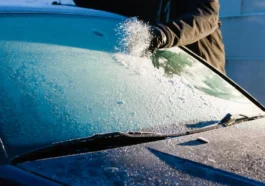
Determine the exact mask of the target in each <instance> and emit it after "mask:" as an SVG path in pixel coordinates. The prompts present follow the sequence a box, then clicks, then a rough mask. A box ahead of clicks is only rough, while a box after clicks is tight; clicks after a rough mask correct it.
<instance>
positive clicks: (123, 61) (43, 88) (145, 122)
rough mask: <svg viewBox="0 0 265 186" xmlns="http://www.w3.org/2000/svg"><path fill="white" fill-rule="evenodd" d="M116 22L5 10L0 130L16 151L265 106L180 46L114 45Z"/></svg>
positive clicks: (189, 123)
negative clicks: (143, 53)
mask: <svg viewBox="0 0 265 186" xmlns="http://www.w3.org/2000/svg"><path fill="white" fill-rule="evenodd" d="M120 22H121V20H118V19H110V18H103V17H96V16H74V15H56V14H1V16H0V25H2V26H1V31H0V33H1V34H0V79H1V83H0V102H1V105H0V137H1V138H2V140H3V142H4V144H5V146H6V150H7V152H8V154H9V155H10V156H11V157H13V156H16V155H20V154H22V153H25V152H27V151H29V150H33V149H36V148H39V147H42V146H44V145H47V144H50V143H52V142H57V141H62V140H67V139H73V138H80V137H86V136H91V135H93V134H97V133H108V132H114V131H139V130H145V131H156V132H166V131H167V132H180V131H184V130H186V129H188V128H189V129H190V128H194V127H202V126H205V125H208V124H212V123H215V122H218V121H219V120H220V119H221V118H222V117H223V116H224V115H226V114H227V113H232V114H234V113H240V114H245V115H253V114H258V113H261V112H262V110H261V109H259V108H258V107H257V106H256V105H254V104H253V103H252V102H251V101H249V100H248V99H247V98H246V97H245V96H243V95H242V94H241V93H240V92H239V91H237V90H236V89H235V88H234V87H232V86H231V85H230V84H229V83H227V82H226V81H225V80H223V79H222V78H221V77H220V76H218V75H217V74H215V73H214V72H212V70H210V69H209V68H208V67H206V66H205V65H203V64H201V63H200V62H198V61H197V60H196V59H194V58H193V57H191V56H190V55H188V54H187V53H185V52H184V51H182V50H181V49H179V48H177V47H175V48H172V49H167V50H161V51H158V52H157V53H156V55H154V56H153V57H152V60H151V58H144V57H142V58H141V57H135V56H130V55H127V54H124V53H120V52H117V50H116V49H115V46H117V40H118V39H117V37H118V36H117V35H116V33H115V30H116V28H117V25H118V24H119V23H120ZM155 66H156V67H155ZM158 66H159V68H157V67H158ZM173 129H174V130H173Z"/></svg>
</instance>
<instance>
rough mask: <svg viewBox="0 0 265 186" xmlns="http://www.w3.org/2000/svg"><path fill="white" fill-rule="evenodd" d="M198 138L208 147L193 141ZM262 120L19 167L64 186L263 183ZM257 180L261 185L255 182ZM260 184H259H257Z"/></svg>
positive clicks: (264, 134)
mask: <svg viewBox="0 0 265 186" xmlns="http://www.w3.org/2000/svg"><path fill="white" fill-rule="evenodd" d="M199 137H203V138H205V139H207V140H208V141H209V143H201V142H199V141H198V140H197V139H198V138H199ZM264 139H265V119H260V120H256V121H252V122H248V123H243V124H238V125H236V126H232V127H227V128H222V129H218V130H213V131H208V132H204V133H200V134H194V135H190V136H184V137H179V138H174V139H167V140H162V141H158V142H152V143H146V144H140V145H134V146H129V147H124V148H118V149H111V150H105V151H100V152H94V153H86V154H80V155H76V156H68V157H62V158H54V159H47V160H40V161H34V162H28V163H23V164H20V165H19V166H20V167H22V168H24V169H28V170H30V171H33V172H37V173H38V174H41V175H44V176H46V177H50V178H52V179H55V180H58V181H61V182H63V183H66V184H70V185H95V184H96V185H119V184H121V185H176V184H180V185H198V184H200V185H209V184H217V185H218V184H229V185H231V184H232V185H249V184H250V182H249V181H251V180H250V179H253V180H258V181H257V182H255V181H254V182H252V183H253V184H255V185H256V184H258V185H259V184H262V183H261V182H264V181H265V168H264V162H265V143H264ZM259 181H261V182H259ZM262 185H263V184H262Z"/></svg>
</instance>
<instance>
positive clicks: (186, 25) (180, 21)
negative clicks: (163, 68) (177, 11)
mask: <svg viewBox="0 0 265 186" xmlns="http://www.w3.org/2000/svg"><path fill="white" fill-rule="evenodd" d="M186 1H189V2H188V11H187V13H186V14H184V15H182V16H180V17H177V18H174V19H173V20H170V21H169V22H167V23H165V24H159V27H160V28H161V29H162V30H163V31H164V32H165V34H166V35H167V44H166V46H165V47H172V46H184V45H189V44H192V43H194V42H196V41H198V40H200V39H202V38H204V37H207V36H208V35H210V34H211V33H213V32H214V31H215V30H216V29H217V28H218V27H219V8H220V4H219V0H186Z"/></svg>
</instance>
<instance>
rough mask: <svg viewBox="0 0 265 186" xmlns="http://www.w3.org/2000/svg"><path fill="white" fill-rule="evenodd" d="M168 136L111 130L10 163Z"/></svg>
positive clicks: (35, 152)
mask: <svg viewBox="0 0 265 186" xmlns="http://www.w3.org/2000/svg"><path fill="white" fill-rule="evenodd" d="M180 135H184V134H177V135H175V136H180ZM170 136H173V135H169V134H167V135H163V134H160V133H151V132H128V133H123V132H113V133H106V134H96V135H93V136H91V137H87V138H79V139H73V140H67V141H62V142H56V143H53V144H51V145H49V146H46V147H43V148H41V149H38V150H34V151H32V152H29V153H26V154H24V155H21V156H18V157H15V158H14V159H13V160H12V164H18V163H22V162H27V161H34V160H39V159H46V158H53V157H59V156H66V155H72V154H80V153H85V152H94V151H99V150H105V149H112V148H118V147H124V146H129V145H135V144H140V143H146V142H152V141H157V140H163V139H166V138H167V137H170Z"/></svg>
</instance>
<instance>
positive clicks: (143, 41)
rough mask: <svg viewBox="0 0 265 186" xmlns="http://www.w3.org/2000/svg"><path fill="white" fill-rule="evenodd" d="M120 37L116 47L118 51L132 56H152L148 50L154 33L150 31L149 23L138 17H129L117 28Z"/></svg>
mask: <svg viewBox="0 0 265 186" xmlns="http://www.w3.org/2000/svg"><path fill="white" fill-rule="evenodd" d="M116 33H117V36H118V39H119V43H118V46H116V49H117V51H118V52H121V53H125V54H128V55H132V56H138V57H139V56H145V57H148V56H150V55H151V54H150V52H148V51H147V49H148V47H149V45H150V41H151V39H152V35H151V33H150V32H149V25H147V24H146V23H144V22H142V21H140V20H138V19H137V18H136V17H133V18H128V19H127V20H125V21H124V22H122V23H120V24H119V25H118V26H117V28H116Z"/></svg>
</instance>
